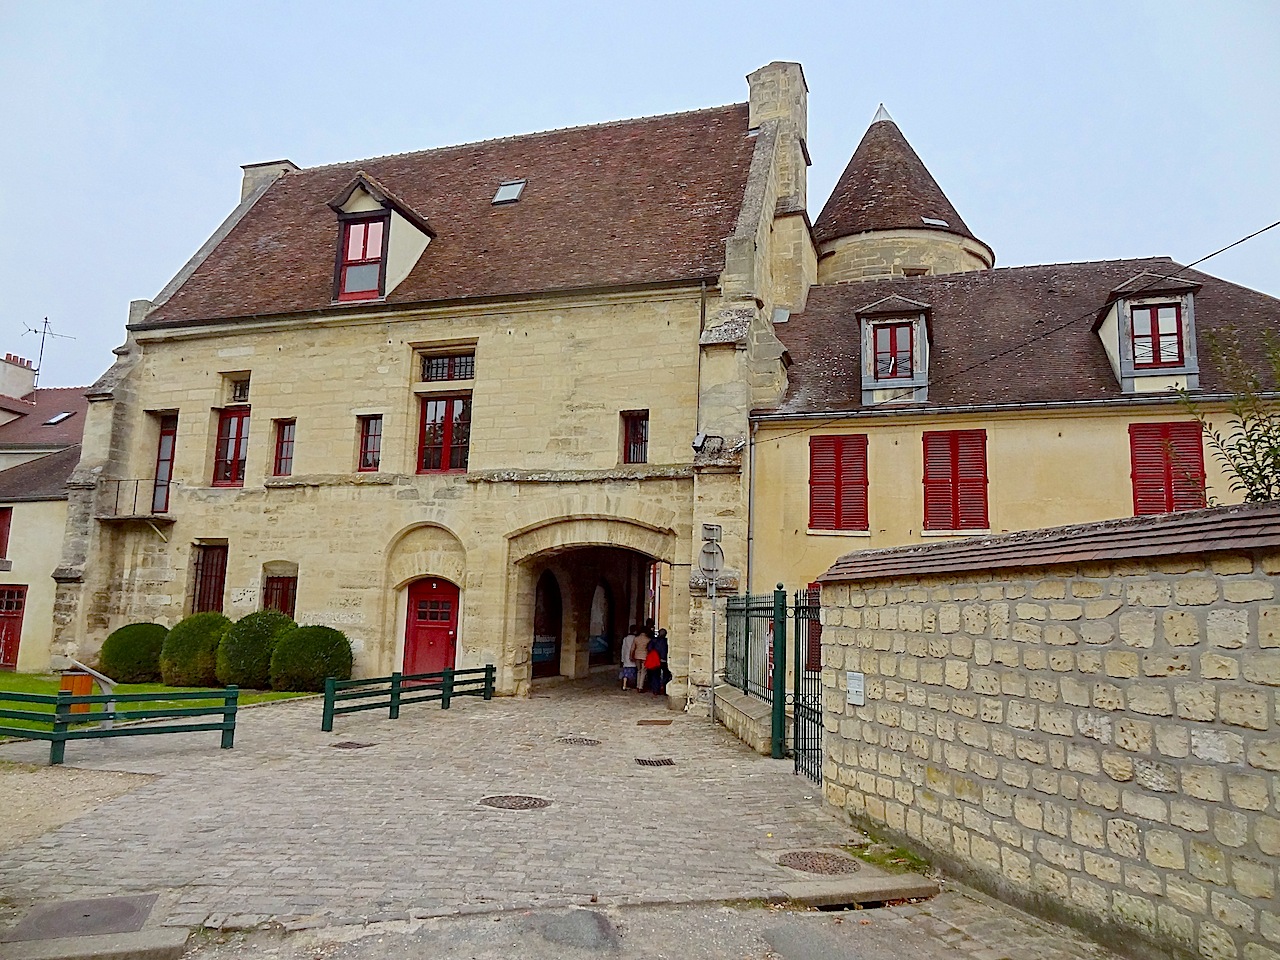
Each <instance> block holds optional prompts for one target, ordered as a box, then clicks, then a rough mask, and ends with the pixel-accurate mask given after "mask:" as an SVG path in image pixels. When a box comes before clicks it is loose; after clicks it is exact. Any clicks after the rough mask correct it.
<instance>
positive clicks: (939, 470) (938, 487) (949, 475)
mask: <svg viewBox="0 0 1280 960" xmlns="http://www.w3.org/2000/svg"><path fill="white" fill-rule="evenodd" d="M988 524H989V521H988V519H987V432H986V431H985V430H937V431H926V432H925V434H924V528H925V529H926V530H985V529H986V528H987V526H988Z"/></svg>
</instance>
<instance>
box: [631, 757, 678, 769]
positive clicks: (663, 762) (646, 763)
mask: <svg viewBox="0 0 1280 960" xmlns="http://www.w3.org/2000/svg"><path fill="white" fill-rule="evenodd" d="M636 763H638V764H640V766H642V767H674V766H675V765H676V762H675V761H674V760H672V759H671V758H670V757H636Z"/></svg>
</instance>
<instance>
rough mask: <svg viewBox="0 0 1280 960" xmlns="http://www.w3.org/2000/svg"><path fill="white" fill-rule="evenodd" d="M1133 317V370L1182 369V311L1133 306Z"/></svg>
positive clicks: (1159, 305) (1169, 305) (1173, 306)
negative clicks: (1154, 368)
mask: <svg viewBox="0 0 1280 960" xmlns="http://www.w3.org/2000/svg"><path fill="white" fill-rule="evenodd" d="M1132 315H1133V366H1134V369H1135V370H1137V369H1143V368H1150V367H1180V366H1182V363H1183V349H1182V308H1181V307H1180V306H1179V305H1178V304H1176V303H1156V304H1150V305H1143V306H1136V307H1134V308H1133V314H1132Z"/></svg>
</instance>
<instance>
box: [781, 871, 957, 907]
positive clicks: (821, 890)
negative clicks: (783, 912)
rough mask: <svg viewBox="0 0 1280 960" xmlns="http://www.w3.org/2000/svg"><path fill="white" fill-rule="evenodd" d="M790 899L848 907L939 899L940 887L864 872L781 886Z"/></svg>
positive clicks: (906, 877)
mask: <svg viewBox="0 0 1280 960" xmlns="http://www.w3.org/2000/svg"><path fill="white" fill-rule="evenodd" d="M779 889H780V890H781V891H782V893H783V894H785V895H786V897H787V899H789V900H792V901H794V902H796V903H803V904H805V905H806V906H810V907H844V906H853V905H854V904H855V903H884V902H885V901H886V900H918V899H923V898H924V897H932V896H936V895H937V893H938V885H937V884H936V883H934V882H933V881H932V880H929V879H926V878H925V877H919V876H914V875H888V874H883V873H871V872H869V871H864V872H861V873H855V874H850V875H849V876H845V877H841V878H839V879H838V880H801V881H799V882H797V883H784V884H781V885H780V887H779Z"/></svg>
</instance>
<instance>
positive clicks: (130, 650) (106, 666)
mask: <svg viewBox="0 0 1280 960" xmlns="http://www.w3.org/2000/svg"><path fill="white" fill-rule="evenodd" d="M168 635H169V628H168V627H165V626H161V625H160V624H158V623H130V624H127V625H126V626H123V627H121V628H120V629H119V630H115V631H113V632H112V634H111V636H109V637H107V639H106V641H105V642H104V643H103V644H102V652H101V653H99V654H98V669H100V670H101V671H102V672H103V673H105V674H106V675H107V676H108V677H110V678H111V679H112V680H115V681H117V682H119V683H159V682H160V649H161V647H163V646H164V638H165V637H167V636H168Z"/></svg>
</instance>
